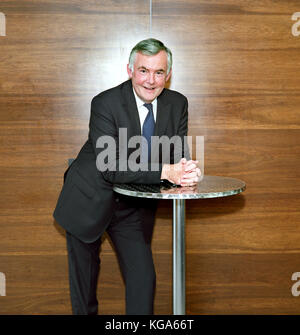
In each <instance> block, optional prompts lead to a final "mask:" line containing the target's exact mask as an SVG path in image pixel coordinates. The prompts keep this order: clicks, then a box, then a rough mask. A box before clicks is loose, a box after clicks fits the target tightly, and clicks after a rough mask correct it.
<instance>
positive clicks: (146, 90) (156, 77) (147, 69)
mask: <svg viewBox="0 0 300 335" xmlns="http://www.w3.org/2000/svg"><path fill="white" fill-rule="evenodd" d="M167 69H168V59H167V53H166V52H165V51H160V52H159V53H157V54H156V55H153V56H147V55H143V54H142V53H140V52H138V53H137V54H136V58H135V62H134V64H133V71H131V70H130V69H129V66H128V65H127V72H128V75H129V77H130V78H131V81H132V86H133V88H134V90H135V93H136V94H137V95H138V97H139V98H140V99H142V100H143V101H144V102H146V103H150V102H152V101H153V100H154V99H155V98H157V97H158V96H159V95H160V93H161V92H162V90H163V89H164V87H165V84H166V82H167V81H168V80H169V78H170V76H171V71H170V72H169V74H168V75H167Z"/></svg>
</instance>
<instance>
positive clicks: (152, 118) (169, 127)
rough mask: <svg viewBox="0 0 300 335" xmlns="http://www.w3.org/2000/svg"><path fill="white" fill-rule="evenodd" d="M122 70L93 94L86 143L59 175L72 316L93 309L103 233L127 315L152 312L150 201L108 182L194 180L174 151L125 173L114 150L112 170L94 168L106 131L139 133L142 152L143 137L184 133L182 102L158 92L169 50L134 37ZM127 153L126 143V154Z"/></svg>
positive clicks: (195, 173) (190, 167) (166, 74)
mask: <svg viewBox="0 0 300 335" xmlns="http://www.w3.org/2000/svg"><path fill="white" fill-rule="evenodd" d="M127 71H128V75H129V78H130V79H129V80H128V81H126V82H124V83H122V84H121V85H119V86H117V87H114V88H112V89H109V90H107V91H105V92H102V93H100V94H98V95H97V96H96V97H94V98H93V100H92V104H91V116H90V124H89V137H88V140H87V142H86V143H85V144H84V146H83V147H82V149H81V151H80V152H79V154H78V156H77V158H76V160H75V161H74V162H73V163H72V165H71V166H70V167H69V169H68V170H67V171H66V173H65V176H64V177H65V178H64V179H65V182H64V186H63V189H62V192H61V194H60V196H59V199H58V203H57V206H56V209H55V211H54V217H55V219H56V221H57V222H58V223H59V224H60V225H61V226H62V227H63V228H64V229H66V231H67V233H66V237H67V248H68V259H69V279H70V292H71V302H72V307H73V313H74V314H97V311H98V302H97V298H96V285H97V279H98V273H99V265H100V259H99V248H100V244H101V236H102V235H103V233H104V232H105V231H107V233H108V235H109V236H110V238H111V240H112V242H113V244H114V246H115V249H116V252H117V256H118V259H119V263H120V267H121V271H122V275H123V277H124V280H125V285H126V314H152V313H153V299H154V290H155V270H154V265H153V259H152V251H151V246H150V243H151V237H152V232H153V224H154V218H155V210H156V207H157V202H156V201H151V200H149V199H137V198H132V197H126V196H118V195H116V194H114V192H113V190H112V188H113V184H114V183H142V184H159V183H160V181H161V180H163V179H167V180H169V181H170V182H172V183H176V184H178V185H181V186H186V185H190V186H192V185H195V183H197V181H198V177H199V169H198V168H197V166H196V162H194V161H192V160H187V159H186V158H185V157H183V158H182V159H180V161H179V162H178V161H177V162H175V161H174V152H171V154H170V156H171V157H170V162H171V163H172V164H164V163H163V162H161V161H159V162H158V169H156V170H155V171H152V170H151V165H150V164H149V161H148V159H149V156H148V155H146V162H144V163H145V164H146V166H147V167H148V168H147V169H145V170H144V169H143V170H139V171H132V170H130V169H127V170H126V171H124V169H121V168H120V166H121V163H122V164H123V163H124V161H122V158H121V155H120V148H119V147H118V148H117V150H116V152H117V155H116V159H115V161H114V166H115V168H114V169H109V168H108V169H106V170H105V169H101V167H99V166H98V164H96V161H97V157H98V155H100V154H101V153H103V150H104V148H103V147H101V146H99V142H98V140H99V139H102V138H103V136H109V138H112V139H114V140H115V141H116V143H118V137H119V130H120V129H124V128H125V129H126V130H127V136H128V139H130V138H133V137H134V136H137V135H143V136H145V137H146V138H147V141H146V142H145V141H144V144H143V145H144V149H145V150H146V152H147V149H149V150H160V149H157V148H152V149H151V144H150V143H151V142H148V140H149V135H150V138H151V136H154V135H156V136H163V135H165V136H167V137H168V138H171V137H172V136H174V135H178V136H179V137H180V138H183V137H184V136H185V135H187V121H188V114H187V113H188V111H187V106H188V105H187V99H186V98H185V97H184V96H183V95H181V94H180V93H177V92H175V91H171V90H167V89H164V86H165V84H166V82H167V81H168V80H169V78H170V76H171V72H172V54H171V51H170V50H169V49H168V48H166V47H165V46H164V44H163V43H162V42H160V41H158V40H155V39H148V40H144V41H141V42H140V43H138V44H137V45H136V46H135V47H134V48H133V49H132V51H131V54H130V58H129V64H128V66H127ZM144 104H146V105H144ZM142 143H143V142H142ZM145 143H146V147H147V148H145ZM143 145H142V153H143V150H144V149H143ZM173 149H174V148H173ZM132 152H133V149H132V148H131V149H130V148H129V149H128V153H127V156H126V159H127V158H128V157H129V156H130V155H131V154H132ZM143 157H144V158H143V159H145V156H143ZM159 157H161V152H160V156H159ZM140 159H141V160H142V156H141V157H140ZM147 164H149V165H147ZM145 200H146V201H145Z"/></svg>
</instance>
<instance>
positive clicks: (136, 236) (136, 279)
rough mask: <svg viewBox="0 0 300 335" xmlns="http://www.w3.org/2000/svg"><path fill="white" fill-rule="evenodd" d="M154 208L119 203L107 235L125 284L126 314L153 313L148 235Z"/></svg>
mask: <svg viewBox="0 0 300 335" xmlns="http://www.w3.org/2000/svg"><path fill="white" fill-rule="evenodd" d="M154 216H155V210H151V211H149V212H148V215H147V218H145V219H143V217H144V216H143V215H141V211H140V210H139V209H137V208H135V207H129V205H128V204H126V202H125V203H124V202H122V201H120V202H119V205H118V206H117V211H116V212H115V215H114V218H113V220H112V222H111V223H110V225H109V227H108V230H107V232H108V234H109V236H110V238H111V240H112V242H113V244H114V246H115V249H116V252H117V256H118V260H119V264H120V267H121V271H122V274H123V277H124V280H125V285H126V314H148V315H149V314H153V302H154V294H155V284H156V282H155V281H156V275H155V269H154V264H153V259H152V251H151V236H152V231H153V224H154Z"/></svg>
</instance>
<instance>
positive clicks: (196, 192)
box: [114, 176, 246, 199]
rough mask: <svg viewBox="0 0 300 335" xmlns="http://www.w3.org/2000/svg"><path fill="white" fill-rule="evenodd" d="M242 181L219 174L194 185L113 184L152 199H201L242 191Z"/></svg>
mask: <svg viewBox="0 0 300 335" xmlns="http://www.w3.org/2000/svg"><path fill="white" fill-rule="evenodd" d="M245 189H246V184H245V182H244V181H242V180H240V179H236V178H230V177H221V176H204V177H203V179H202V180H201V181H200V182H199V183H198V184H197V185H196V186H195V187H171V186H166V185H165V184H161V185H146V184H142V185H141V184H115V185H114V191H115V192H117V193H120V194H124V195H128V196H133V197H140V198H152V199H153V198H154V199H203V198H217V197H225V196H230V195H234V194H238V193H241V192H243V191H244V190H245Z"/></svg>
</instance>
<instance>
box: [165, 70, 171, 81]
mask: <svg viewBox="0 0 300 335" xmlns="http://www.w3.org/2000/svg"><path fill="white" fill-rule="evenodd" d="M171 75H172V69H171V70H170V72H169V73H168V75H167V77H166V82H167V81H168V80H169V79H170V78H171Z"/></svg>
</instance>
